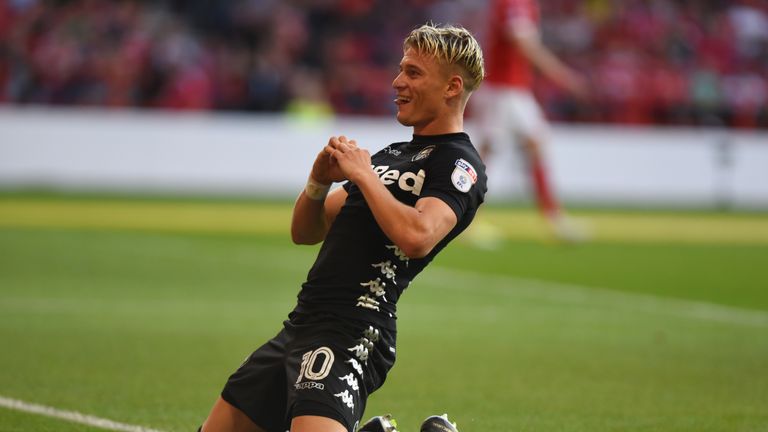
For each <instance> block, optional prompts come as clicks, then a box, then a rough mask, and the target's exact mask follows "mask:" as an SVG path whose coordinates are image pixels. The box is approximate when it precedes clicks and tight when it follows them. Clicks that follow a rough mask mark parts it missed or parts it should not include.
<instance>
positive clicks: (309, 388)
mask: <svg viewBox="0 0 768 432" xmlns="http://www.w3.org/2000/svg"><path fill="white" fill-rule="evenodd" d="M394 363H395V332H394V331H392V330H386V329H378V328H375V327H373V326H371V325H369V324H368V323H365V322H362V321H353V320H348V319H342V318H339V317H336V316H333V315H330V314H312V315H298V314H292V315H291V317H290V319H289V320H287V321H285V322H284V323H283V330H282V331H280V333H278V334H277V336H275V337H274V338H273V339H271V340H270V341H268V342H267V343H265V344H264V345H262V346H261V347H260V348H259V349H257V350H256V351H254V353H253V354H251V355H250V356H249V357H248V358H247V359H246V360H245V362H244V363H243V365H242V366H240V368H239V369H238V370H237V371H236V372H235V373H234V374H232V376H230V377H229V380H228V381H227V383H226V385H225V386H224V390H223V391H222V394H221V396H222V398H223V399H224V400H225V401H227V402H229V403H230V404H232V405H234V406H235V407H237V408H238V409H239V410H241V411H242V412H244V413H245V414H246V415H247V416H248V417H250V418H251V420H253V422H254V423H256V424H257V425H258V426H260V427H261V428H263V429H265V430H266V431H268V432H285V431H287V430H289V429H290V424H291V419H293V418H294V417H297V416H302V415H314V416H322V417H327V418H331V419H334V420H336V421H338V422H340V423H341V424H343V425H344V426H345V427H346V428H347V430H349V431H350V432H353V431H354V430H356V429H357V425H358V423H359V421H360V419H361V418H362V416H363V412H364V411H365V404H366V401H367V399H368V395H370V394H371V393H373V391H374V390H376V389H378V388H379V387H381V385H382V384H383V383H384V380H385V379H386V376H387V372H389V370H390V369H391V368H392V366H393V365H394Z"/></svg>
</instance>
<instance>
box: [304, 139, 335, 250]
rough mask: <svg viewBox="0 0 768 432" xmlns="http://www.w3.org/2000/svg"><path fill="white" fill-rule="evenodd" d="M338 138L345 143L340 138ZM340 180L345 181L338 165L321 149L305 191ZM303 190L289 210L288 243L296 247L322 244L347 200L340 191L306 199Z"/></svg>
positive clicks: (306, 193)
mask: <svg viewBox="0 0 768 432" xmlns="http://www.w3.org/2000/svg"><path fill="white" fill-rule="evenodd" d="M340 138H343V139H344V140H346V138H344V137H340ZM334 139H335V137H334ZM326 147H327V146H326ZM344 180H346V177H344V175H343V174H342V173H341V171H340V169H339V167H338V164H337V163H336V161H335V160H333V159H332V158H331V157H330V154H329V153H328V152H327V151H326V148H323V150H321V151H320V153H318V155H317V157H316V158H315V162H314V164H313V165H312V172H311V173H310V175H309V179H308V181H307V185H308V186H307V188H315V189H323V188H330V186H331V184H332V183H333V182H340V181H344ZM307 188H305V189H304V190H303V191H301V193H300V194H299V197H298V198H297V199H296V204H295V205H294V207H293V217H292V219H291V239H292V240H293V242H294V243H296V244H316V243H319V242H321V241H323V240H324V239H325V235H326V234H327V233H328V228H329V227H330V226H331V224H332V223H333V220H334V219H335V218H336V215H337V214H339V210H341V206H342V205H344V201H345V200H346V198H347V192H346V191H345V190H344V189H343V188H338V189H336V190H334V191H332V192H330V193H329V194H328V195H327V197H324V196H323V197H321V194H322V191H320V192H318V191H316V190H315V191H313V192H314V194H318V195H315V196H310V195H313V194H312V193H310V194H309V195H308V189H307ZM310 190H311V189H310ZM320 198H322V199H320Z"/></svg>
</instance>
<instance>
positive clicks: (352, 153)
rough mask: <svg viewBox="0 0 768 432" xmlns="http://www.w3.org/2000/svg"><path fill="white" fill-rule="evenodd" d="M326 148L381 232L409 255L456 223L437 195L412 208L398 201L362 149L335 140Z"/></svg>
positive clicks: (421, 252)
mask: <svg viewBox="0 0 768 432" xmlns="http://www.w3.org/2000/svg"><path fill="white" fill-rule="evenodd" d="M326 149H327V151H328V152H329V154H330V155H331V157H332V158H333V159H335V160H336V161H337V162H338V165H339V167H340V169H341V171H342V172H343V173H344V175H345V176H346V177H347V178H348V179H349V180H350V181H352V182H353V183H355V184H356V185H357V186H358V187H359V188H360V190H361V192H362V193H363V196H364V197H365V201H366V202H367V203H368V206H369V207H370V209H371V212H372V213H373V216H374V218H375V219H376V222H377V223H378V224H379V226H380V227H381V229H382V231H384V233H385V234H386V235H387V237H389V239H390V240H392V241H393V242H394V243H395V244H396V245H397V246H398V247H399V248H400V249H401V250H402V251H403V253H405V254H406V255H407V256H408V257H410V258H422V257H424V256H426V255H427V254H429V252H430V251H431V250H432V248H434V247H435V245H437V243H438V242H440V240H442V239H443V238H444V237H445V236H446V235H447V234H448V233H449V232H450V231H451V229H453V227H454V226H455V225H456V222H457V219H456V214H455V213H454V212H453V210H451V208H450V207H449V206H448V204H446V203H444V202H443V201H442V200H440V199H438V198H433V197H425V198H421V199H419V200H418V201H417V202H416V205H415V206H414V207H411V206H409V205H406V204H403V203H402V202H400V201H398V200H397V199H396V198H395V197H394V196H393V195H392V194H391V193H390V192H389V191H388V190H387V188H386V187H385V186H384V185H383V184H382V183H381V181H380V180H379V177H378V176H377V175H376V173H375V172H373V169H372V168H371V156H370V154H369V153H368V151H366V150H365V149H361V148H359V147H357V146H356V145H354V143H352V144H350V143H349V142H347V141H346V140H334V139H331V141H330V142H329V145H328V146H327V147H326Z"/></svg>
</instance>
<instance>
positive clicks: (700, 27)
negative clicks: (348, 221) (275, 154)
mask: <svg viewBox="0 0 768 432" xmlns="http://www.w3.org/2000/svg"><path fill="white" fill-rule="evenodd" d="M540 6H541V11H542V17H543V18H542V34H543V37H544V40H545V42H546V44H547V45H548V46H549V47H550V48H551V49H552V50H553V51H555V53H556V54H557V55H559V56H560V57H561V58H563V59H564V60H565V61H566V62H567V63H569V64H570V65H572V66H574V67H575V68H577V69H578V70H580V71H581V72H583V73H584V74H585V75H586V76H587V77H588V78H589V79H590V81H591V83H592V84H593V88H594V92H593V94H592V97H591V98H589V99H588V100H574V99H573V98H571V97H569V96H568V95H567V94H566V93H565V92H564V91H562V90H561V89H558V88H556V87H554V86H553V85H552V84H551V83H548V82H547V81H545V80H543V79H542V80H538V81H537V87H536V94H537V95H538V96H539V98H540V100H541V102H542V105H543V107H544V108H545V110H546V111H547V113H548V115H549V116H550V117H551V118H552V119H553V120H556V121H565V122H609V123H625V124H626V123H629V124H675V125H726V126H732V127H742V128H768V1H766V0H731V1H728V0H707V1H701V0H541V1H540ZM485 13H486V1H484V0H388V1H382V0H282V1H279V0H230V1H213V0H164V1H152V2H150V1H137V0H122V1H119V0H70V1H66V0H58V1H53V0H48V1H44V0H0V103H5V104H53V105H80V106H83V105H85V106H107V107H149V108H163V109H192V110H211V109H215V110H237V111H265V112H288V113H293V114H296V115H302V116H331V115H334V114H355V115H385V114H391V113H392V112H393V111H394V105H393V103H392V99H393V91H392V89H391V87H390V85H391V81H392V79H393V78H394V75H395V73H396V71H397V64H398V62H399V60H400V57H401V54H402V51H401V42H402V39H403V37H404V36H405V35H406V34H407V33H408V31H410V29H412V28H413V27H415V26H417V25H419V24H421V23H424V22H426V21H428V20H431V21H434V22H437V23H447V22H450V23H457V24H461V25H464V26H466V27H467V28H469V29H471V30H473V31H474V32H475V33H476V34H477V35H478V37H479V38H480V39H481V40H482V37H483V30H484V28H485V20H486V17H485Z"/></svg>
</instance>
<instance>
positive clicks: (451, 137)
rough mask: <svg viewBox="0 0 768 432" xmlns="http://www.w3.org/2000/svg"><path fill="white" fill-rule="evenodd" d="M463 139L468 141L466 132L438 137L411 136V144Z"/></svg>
mask: <svg viewBox="0 0 768 432" xmlns="http://www.w3.org/2000/svg"><path fill="white" fill-rule="evenodd" d="M456 139H463V140H466V141H469V135H467V133H466V132H452V133H447V134H440V135H416V134H413V139H412V140H411V142H412V143H413V144H434V143H437V142H442V141H446V140H456Z"/></svg>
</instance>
